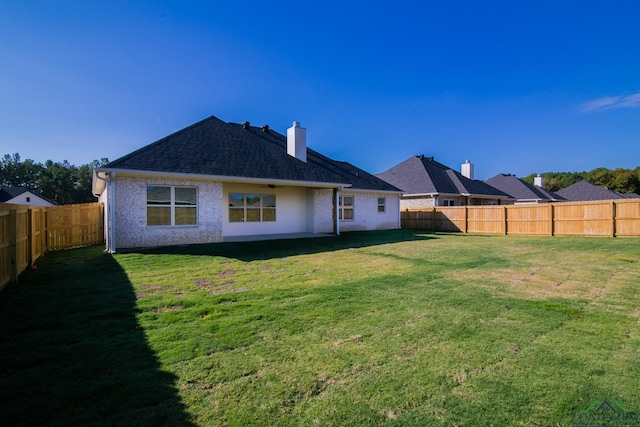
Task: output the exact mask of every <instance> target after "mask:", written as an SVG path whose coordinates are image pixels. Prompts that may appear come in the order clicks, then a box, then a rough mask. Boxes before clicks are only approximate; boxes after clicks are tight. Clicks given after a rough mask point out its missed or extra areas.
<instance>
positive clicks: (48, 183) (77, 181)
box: [0, 153, 109, 205]
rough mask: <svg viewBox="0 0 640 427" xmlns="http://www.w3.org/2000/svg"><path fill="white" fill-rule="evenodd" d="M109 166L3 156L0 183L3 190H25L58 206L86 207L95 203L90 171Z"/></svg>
mask: <svg viewBox="0 0 640 427" xmlns="http://www.w3.org/2000/svg"><path fill="white" fill-rule="evenodd" d="M108 162H109V160H108V159H106V158H103V159H100V160H94V161H92V162H91V163H88V164H85V165H82V166H75V165H72V164H71V163H69V162H68V161H66V160H64V161H62V162H54V161H52V160H47V161H46V162H44V163H37V162H35V161H33V160H31V159H25V160H22V159H21V158H20V154H18V153H15V154H13V155H9V154H5V155H4V157H2V160H0V183H1V184H2V185H3V186H10V187H25V188H28V189H29V190H30V191H32V192H34V193H37V194H40V195H42V196H44V197H46V198H47V199H50V200H54V201H56V202H57V203H59V204H61V205H68V204H72V203H90V202H95V201H96V200H97V199H96V197H95V196H94V195H93V194H92V192H91V181H92V179H93V169H94V168H97V167H100V166H104V165H105V164H107V163H108Z"/></svg>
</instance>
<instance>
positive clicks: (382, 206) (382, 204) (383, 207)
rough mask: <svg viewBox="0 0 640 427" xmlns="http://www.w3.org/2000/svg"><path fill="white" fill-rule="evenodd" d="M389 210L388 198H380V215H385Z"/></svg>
mask: <svg viewBox="0 0 640 427" xmlns="http://www.w3.org/2000/svg"><path fill="white" fill-rule="evenodd" d="M386 210H387V198H386V197H378V213H385V211H386Z"/></svg>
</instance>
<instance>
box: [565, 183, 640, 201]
mask: <svg viewBox="0 0 640 427" xmlns="http://www.w3.org/2000/svg"><path fill="white" fill-rule="evenodd" d="M556 194H557V195H559V196H560V197H562V198H564V199H565V200H568V201H571V202H587V201H592V200H614V199H635V198H638V197H640V196H638V195H637V194H635V193H631V194H626V193H618V192H617V191H613V190H609V189H608V188H604V187H601V186H599V185H596V184H592V183H590V182H588V181H584V180H583V181H579V182H576V183H575V184H571V185H570V186H568V187H566V188H563V189H562V190H558V191H556Z"/></svg>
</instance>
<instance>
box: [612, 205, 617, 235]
mask: <svg viewBox="0 0 640 427" xmlns="http://www.w3.org/2000/svg"><path fill="white" fill-rule="evenodd" d="M611 237H616V201H615V200H611Z"/></svg>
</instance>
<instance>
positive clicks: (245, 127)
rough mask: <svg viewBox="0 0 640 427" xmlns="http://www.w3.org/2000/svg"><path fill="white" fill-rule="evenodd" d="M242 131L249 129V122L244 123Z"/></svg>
mask: <svg viewBox="0 0 640 427" xmlns="http://www.w3.org/2000/svg"><path fill="white" fill-rule="evenodd" d="M242 129H244V130H247V129H249V122H244V123H242Z"/></svg>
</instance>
